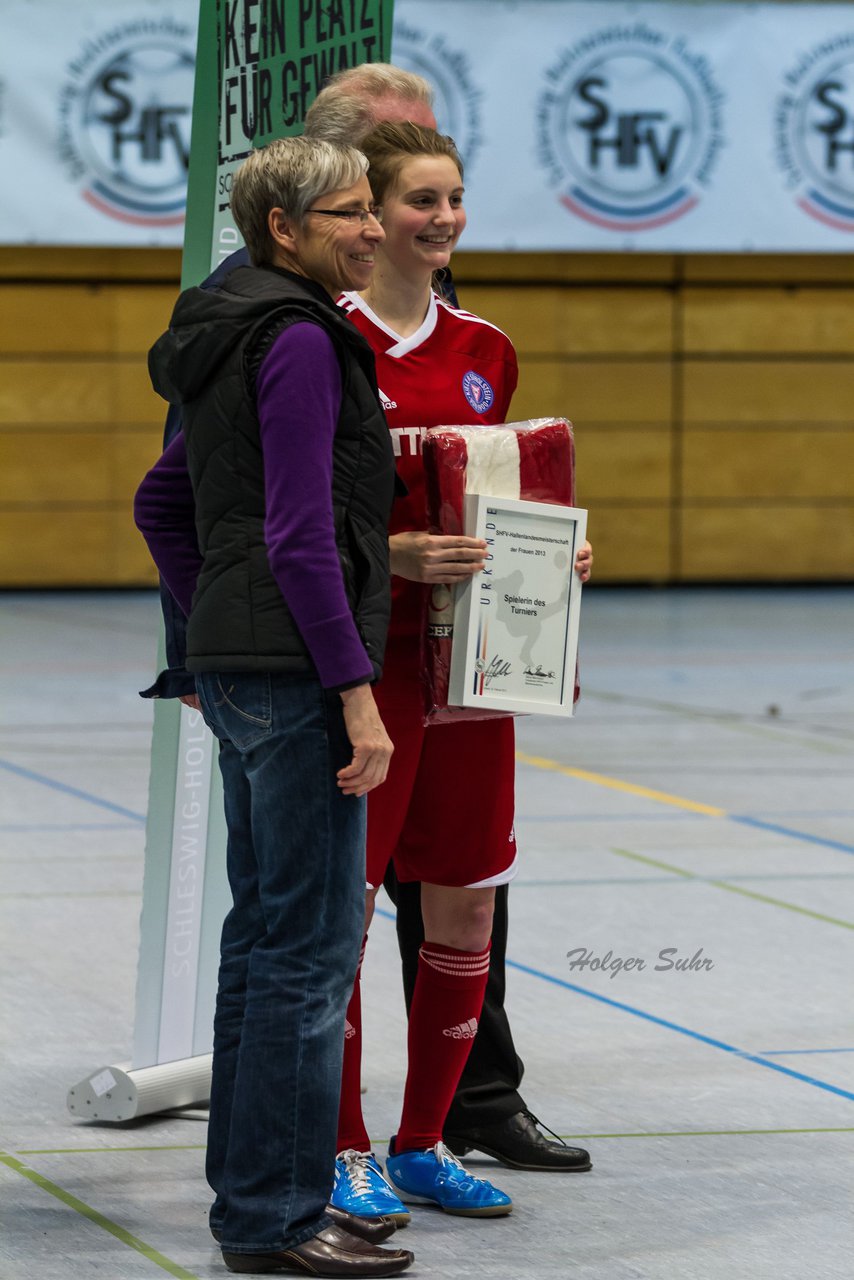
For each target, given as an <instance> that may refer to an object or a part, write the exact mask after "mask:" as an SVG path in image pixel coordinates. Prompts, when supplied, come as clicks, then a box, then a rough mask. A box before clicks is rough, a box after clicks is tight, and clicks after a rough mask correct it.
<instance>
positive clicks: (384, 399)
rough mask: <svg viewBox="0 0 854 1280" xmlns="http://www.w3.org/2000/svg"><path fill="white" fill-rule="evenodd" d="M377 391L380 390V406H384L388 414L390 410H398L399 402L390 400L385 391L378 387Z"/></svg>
mask: <svg viewBox="0 0 854 1280" xmlns="http://www.w3.org/2000/svg"><path fill="white" fill-rule="evenodd" d="M377 390H378V391H379V393H380V404H381V405H382V407H383V409H384V410H385V411H386V412H388V410H389V409H396V408H397V401H396V400H389V398H388V396H387V395H386V393H385V392H384V391H382V390H381V389H380V388H379V387H377Z"/></svg>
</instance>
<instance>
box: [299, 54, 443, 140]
mask: <svg viewBox="0 0 854 1280" xmlns="http://www.w3.org/2000/svg"><path fill="white" fill-rule="evenodd" d="M389 98H396V99H397V100H398V101H401V100H402V101H403V102H412V103H416V102H417V103H419V104H421V105H422V106H425V107H430V108H431V110H432V107H433V89H432V86H431V85H430V84H429V82H428V81H427V80H425V79H424V77H423V76H419V75H416V74H415V72H414V71H404V70H403V68H402V67H394V66H392V64H391V63H390V62H363V63H361V64H360V65H359V66H357V67H348V68H347V70H346V71H339V72H338V73H337V74H336V75H334V76H332V77H331V78H330V79H329V80H328V81H327V83H326V84H325V85H324V87H323V88H322V89H321V90H320V93H319V94H318V95H317V97H316V98H315V99H314V102H313V103H312V104H311V106H310V107H309V109H308V111H307V112H306V116H305V136H306V137H307V138H324V139H325V140H326V141H327V142H337V143H344V144H346V143H349V144H350V145H351V146H358V145H359V143H360V142H361V141H362V139H363V138H364V137H365V135H366V134H368V133H370V131H371V129H373V128H375V126H376V125H378V124H381V123H382V121H383V119H384V118H385V117H384V115H383V111H382V104H383V102H387V101H388V99H389Z"/></svg>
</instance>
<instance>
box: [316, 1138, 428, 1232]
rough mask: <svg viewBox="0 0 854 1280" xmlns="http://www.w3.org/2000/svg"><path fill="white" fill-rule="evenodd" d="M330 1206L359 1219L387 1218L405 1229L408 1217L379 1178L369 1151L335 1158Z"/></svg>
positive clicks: (375, 1163) (349, 1151)
mask: <svg viewBox="0 0 854 1280" xmlns="http://www.w3.org/2000/svg"><path fill="white" fill-rule="evenodd" d="M329 1201H330V1204H333V1205H335V1207H336V1209H343V1210H344V1211H345V1212H346V1213H354V1214H356V1216H357V1217H359V1218H389V1219H390V1220H391V1221H393V1222H394V1223H395V1225H396V1226H398V1227H405V1226H406V1224H407V1222H408V1221H409V1219H410V1217H411V1216H412V1215H411V1214H410V1212H409V1210H408V1209H407V1207H406V1205H405V1204H401V1202H400V1200H399V1199H398V1197H397V1196H396V1195H395V1193H394V1191H393V1190H392V1188H391V1187H390V1186H389V1184H388V1183H387V1182H386V1180H385V1178H384V1177H383V1171H382V1169H381V1168H380V1166H379V1164H378V1163H377V1161H376V1159H375V1157H374V1154H373V1152H372V1151H354V1150H353V1149H352V1148H351V1149H350V1150H348V1151H341V1152H340V1153H339V1154H338V1155H337V1156H336V1158H335V1183H334V1186H333V1188H332V1195H331V1196H330V1197H329Z"/></svg>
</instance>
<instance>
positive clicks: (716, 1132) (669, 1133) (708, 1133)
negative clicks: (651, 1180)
mask: <svg viewBox="0 0 854 1280" xmlns="http://www.w3.org/2000/svg"><path fill="white" fill-rule="evenodd" d="M765 1133H854V1129H669V1130H662V1131H661V1132H660V1133H655V1132H652V1131H650V1132H649V1133H562V1134H560V1137H561V1138H564V1139H567V1138H572V1139H573V1140H575V1139H578V1138H585V1139H588V1140H589V1139H590V1138H718V1137H720V1138H740V1137H742V1136H749V1135H751V1134H753V1135H754V1136H756V1135H758V1134H765Z"/></svg>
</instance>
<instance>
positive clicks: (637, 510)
mask: <svg viewBox="0 0 854 1280" xmlns="http://www.w3.org/2000/svg"><path fill="white" fill-rule="evenodd" d="M585 505H586V504H585ZM670 518H671V517H670V508H669V507H667V506H665V505H664V504H660V505H658V506H641V505H639V504H633V503H619V504H608V503H604V502H597V503H595V504H591V506H590V515H589V517H588V525H587V535H588V537H589V538H590V541H591V542H592V544H593V550H594V566H593V573H594V576H595V578H596V581H597V582H655V583H663V582H670V581H672V580H673V576H674V571H675V570H674V564H673V547H672V538H671V529H670Z"/></svg>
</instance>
